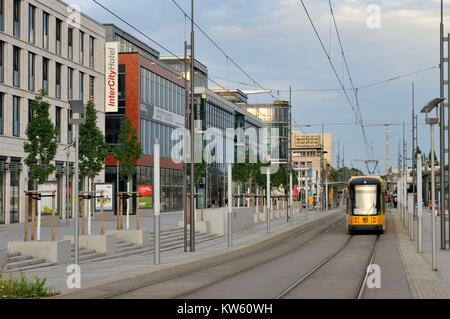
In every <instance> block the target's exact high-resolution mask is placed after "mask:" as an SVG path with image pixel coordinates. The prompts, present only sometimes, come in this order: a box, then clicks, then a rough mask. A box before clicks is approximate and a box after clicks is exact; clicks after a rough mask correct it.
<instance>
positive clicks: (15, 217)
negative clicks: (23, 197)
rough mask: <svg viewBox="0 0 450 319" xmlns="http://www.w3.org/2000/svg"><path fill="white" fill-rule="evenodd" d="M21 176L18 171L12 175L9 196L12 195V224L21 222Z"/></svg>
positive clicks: (10, 211)
mask: <svg viewBox="0 0 450 319" xmlns="http://www.w3.org/2000/svg"><path fill="white" fill-rule="evenodd" d="M19 176H20V173H19V172H18V171H12V172H11V173H10V183H9V192H10V193H9V194H10V202H9V203H10V210H9V213H10V222H11V223H18V222H19Z"/></svg>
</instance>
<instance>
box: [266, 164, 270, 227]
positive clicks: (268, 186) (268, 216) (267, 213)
mask: <svg viewBox="0 0 450 319" xmlns="http://www.w3.org/2000/svg"><path fill="white" fill-rule="evenodd" d="M266 193H267V206H266V224H267V235H269V234H270V209H271V207H270V169H269V168H267V192H266Z"/></svg>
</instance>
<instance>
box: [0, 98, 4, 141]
mask: <svg viewBox="0 0 450 319" xmlns="http://www.w3.org/2000/svg"><path fill="white" fill-rule="evenodd" d="M3 98H4V94H3V93H0V134H4V132H3V127H4V125H3V123H4V120H3V116H4V107H3Z"/></svg>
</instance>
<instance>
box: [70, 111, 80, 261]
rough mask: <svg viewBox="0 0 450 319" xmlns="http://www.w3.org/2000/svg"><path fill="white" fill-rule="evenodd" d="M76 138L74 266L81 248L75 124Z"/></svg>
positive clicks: (76, 141)
mask: <svg viewBox="0 0 450 319" xmlns="http://www.w3.org/2000/svg"><path fill="white" fill-rule="evenodd" d="M79 117H80V118H81V114H79ZM73 131H74V136H75V160H74V161H75V164H74V165H75V174H74V178H73V182H72V184H73V196H74V197H75V207H74V212H73V213H74V214H75V223H74V259H75V261H74V264H75V265H78V247H79V236H78V235H79V234H78V228H79V226H78V223H79V220H78V219H79V216H78V210H79V205H80V202H79V200H80V199H79V198H78V184H79V178H80V177H79V168H78V140H79V138H78V132H79V128H78V124H75V125H74V127H73Z"/></svg>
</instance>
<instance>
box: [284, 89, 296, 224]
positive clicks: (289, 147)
mask: <svg viewBox="0 0 450 319" xmlns="http://www.w3.org/2000/svg"><path fill="white" fill-rule="evenodd" d="M291 143H292V87H291V86H289V137H288V150H289V154H288V156H289V204H288V210H287V211H286V216H289V212H290V213H291V220H290V221H291V225H293V224H294V208H293V199H292V193H293V192H292V149H291Z"/></svg>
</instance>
